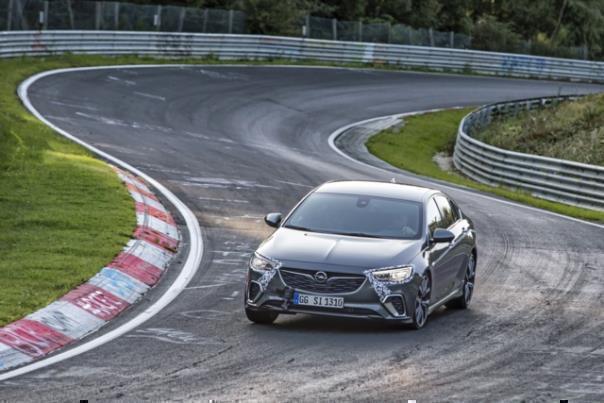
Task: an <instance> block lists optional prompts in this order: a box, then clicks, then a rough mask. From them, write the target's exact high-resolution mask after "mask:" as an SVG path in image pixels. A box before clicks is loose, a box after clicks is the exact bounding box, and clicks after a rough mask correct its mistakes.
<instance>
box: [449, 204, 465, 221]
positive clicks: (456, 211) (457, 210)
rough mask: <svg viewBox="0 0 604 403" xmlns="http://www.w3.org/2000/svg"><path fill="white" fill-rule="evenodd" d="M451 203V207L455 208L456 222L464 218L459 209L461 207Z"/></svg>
mask: <svg viewBox="0 0 604 403" xmlns="http://www.w3.org/2000/svg"><path fill="white" fill-rule="evenodd" d="M449 203H451V207H453V215H454V216H455V221H457V220H459V219H460V218H462V216H461V209H460V208H459V206H458V205H457V203H455V202H454V201H453V200H449Z"/></svg>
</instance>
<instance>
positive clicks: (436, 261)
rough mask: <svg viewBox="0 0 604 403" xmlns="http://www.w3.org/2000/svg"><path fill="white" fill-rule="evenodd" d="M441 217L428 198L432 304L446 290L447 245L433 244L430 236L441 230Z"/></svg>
mask: <svg viewBox="0 0 604 403" xmlns="http://www.w3.org/2000/svg"><path fill="white" fill-rule="evenodd" d="M443 224H444V222H443V216H442V214H441V213H440V209H439V208H438V205H437V204H436V202H435V201H434V198H433V197H432V198H430V200H428V202H427V204H426V226H427V234H428V237H429V241H428V246H427V248H426V253H427V254H428V256H427V258H428V263H429V265H430V268H431V272H432V295H431V298H430V299H431V300H432V302H433V303H434V302H437V301H439V300H440V299H442V298H443V297H444V296H445V295H446V292H447V290H448V285H449V284H448V283H449V281H448V280H447V276H448V275H447V268H448V267H449V266H450V265H449V263H448V260H449V258H448V252H449V245H450V244H449V243H433V242H431V241H430V240H431V239H432V234H433V233H434V230H436V229H437V228H443Z"/></svg>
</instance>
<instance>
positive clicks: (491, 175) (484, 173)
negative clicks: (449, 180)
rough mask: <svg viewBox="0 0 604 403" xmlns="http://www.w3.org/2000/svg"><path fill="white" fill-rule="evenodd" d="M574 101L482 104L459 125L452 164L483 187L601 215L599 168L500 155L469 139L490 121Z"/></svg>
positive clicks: (603, 198)
mask: <svg viewBox="0 0 604 403" xmlns="http://www.w3.org/2000/svg"><path fill="white" fill-rule="evenodd" d="M576 98H578V97H577V96H560V97H547V98H535V99H527V100H521V101H511V102H500V103H496V104H491V105H486V106H484V107H481V108H479V109H477V110H476V111H474V112H472V113H470V114H469V115H467V116H466V117H464V119H463V120H462V121H461V123H460V125H459V129H458V133H457V142H456V144H455V152H454V155H453V161H454V163H455V167H456V168H457V169H459V170H460V171H461V172H463V173H464V174H465V175H466V176H468V177H470V178H472V179H474V180H476V181H478V182H482V183H486V184H489V185H494V186H499V185H505V186H508V187H512V188H517V189H522V190H525V191H527V192H529V193H531V194H533V195H534V196H536V197H540V198H543V199H547V200H552V201H556V202H562V203H566V204H572V205H576V206H581V207H587V208H592V209H598V210H604V167H600V166H595V165H588V164H582V163H579V162H572V161H566V160H560V159H555V158H548V157H542V156H537V155H531V154H523V153H518V152H513V151H508V150H503V149H500V148H497V147H493V146H491V145H488V144H485V143H483V142H481V141H478V140H476V139H474V138H472V137H471V135H472V133H473V132H475V131H476V130H480V129H482V128H484V127H485V126H487V125H488V124H489V123H490V122H491V121H492V120H493V118H494V117H496V116H506V115H510V114H512V115H516V114H517V113H519V112H520V111H524V110H532V109H538V108H544V107H548V106H550V105H552V104H555V103H557V102H560V101H565V100H572V99H576Z"/></svg>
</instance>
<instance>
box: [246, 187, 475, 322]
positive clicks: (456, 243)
mask: <svg viewBox="0 0 604 403" xmlns="http://www.w3.org/2000/svg"><path fill="white" fill-rule="evenodd" d="M265 222H266V223H267V224H268V225H270V226H272V227H275V228H276V230H275V231H274V232H273V234H272V235H271V236H269V237H268V238H267V239H266V240H265V241H264V242H263V243H262V244H261V245H260V247H259V248H258V249H257V250H256V252H255V253H254V255H253V256H252V258H251V260H250V262H249V270H248V276H247V283H246V289H245V313H246V315H247V317H248V318H249V319H250V320H251V321H253V322H256V323H264V324H267V323H272V322H274V321H275V319H277V317H278V316H279V315H280V314H296V313H305V314H316V315H333V316H342V317H353V318H377V319H383V320H388V321H395V322H398V323H402V324H405V325H406V326H409V327H412V328H414V329H419V328H421V327H423V326H424V324H425V323H426V320H427V318H428V316H429V315H430V313H431V312H433V311H434V310H435V309H437V308H438V307H440V306H442V305H446V306H447V307H449V308H458V309H465V308H467V307H468V305H469V303H470V300H471V298H472V294H473V291H474V284H475V281H476V233H475V230H474V226H473V224H472V221H471V220H470V219H469V218H468V217H467V216H466V215H465V214H464V213H463V212H462V211H461V210H460V208H459V207H458V206H457V204H456V203H455V202H454V201H453V200H451V198H449V197H448V196H446V195H445V194H443V193H441V192H439V191H437V190H434V189H428V188H423V187H417V186H409V185H402V184H396V183H388V182H372V181H337V182H328V183H326V184H323V185H321V186H319V187H318V188H316V189H314V190H313V191H311V192H310V193H309V194H308V195H306V196H305V197H304V198H303V199H302V200H301V201H300V202H299V203H298V205H297V206H296V207H294V209H293V210H292V211H291V212H290V213H289V214H288V215H287V216H286V217H285V218H283V217H282V215H281V214H280V213H271V214H268V215H267V216H266V217H265Z"/></svg>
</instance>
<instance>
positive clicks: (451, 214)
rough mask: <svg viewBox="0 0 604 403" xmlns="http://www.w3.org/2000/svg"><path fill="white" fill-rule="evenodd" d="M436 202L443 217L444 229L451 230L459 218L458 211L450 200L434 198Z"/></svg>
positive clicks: (440, 197)
mask: <svg viewBox="0 0 604 403" xmlns="http://www.w3.org/2000/svg"><path fill="white" fill-rule="evenodd" d="M434 200H436V204H437V205H438V208H439V210H440V212H441V214H442V216H443V222H442V227H443V228H449V227H450V226H451V225H453V223H454V222H455V221H457V219H458V218H459V217H458V215H457V211H456V210H454V209H453V207H451V204H450V203H449V200H447V198H446V197H444V196H434Z"/></svg>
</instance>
